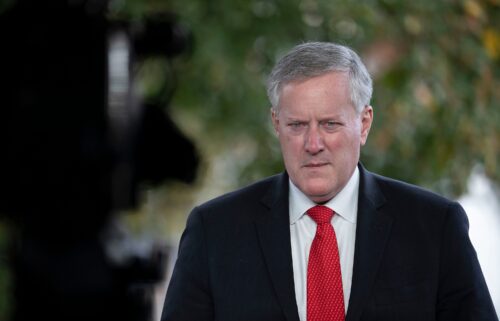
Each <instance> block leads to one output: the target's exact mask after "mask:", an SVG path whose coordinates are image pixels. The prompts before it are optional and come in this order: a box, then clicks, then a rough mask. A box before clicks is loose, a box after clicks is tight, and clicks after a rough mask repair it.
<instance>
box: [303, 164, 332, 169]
mask: <svg viewBox="0 0 500 321" xmlns="http://www.w3.org/2000/svg"><path fill="white" fill-rule="evenodd" d="M326 165H328V163H307V164H305V165H304V167H305V168H318V167H323V166H326Z"/></svg>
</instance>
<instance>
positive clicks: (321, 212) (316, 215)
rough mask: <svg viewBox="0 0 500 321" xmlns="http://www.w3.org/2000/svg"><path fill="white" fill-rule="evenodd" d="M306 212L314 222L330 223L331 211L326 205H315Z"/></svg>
mask: <svg viewBox="0 0 500 321" xmlns="http://www.w3.org/2000/svg"><path fill="white" fill-rule="evenodd" d="M307 214H308V215H309V216H310V217H311V218H312V219H313V220H314V221H315V222H316V224H324V223H330V221H331V220H332V216H333V211H332V210H331V209H329V208H328V207H326V206H322V205H316V206H314V207H311V208H310V209H309V210H308V211H307Z"/></svg>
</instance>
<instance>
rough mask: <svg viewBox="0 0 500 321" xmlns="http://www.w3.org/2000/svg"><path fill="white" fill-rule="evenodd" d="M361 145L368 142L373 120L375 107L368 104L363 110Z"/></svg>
mask: <svg viewBox="0 0 500 321" xmlns="http://www.w3.org/2000/svg"><path fill="white" fill-rule="evenodd" d="M360 117H361V146H363V145H364V144H365V143H366V140H367V139H368V134H369V133H370V128H371V127H372V122H373V108H372V106H366V107H365V108H364V109H363V111H362V112H361V115H360Z"/></svg>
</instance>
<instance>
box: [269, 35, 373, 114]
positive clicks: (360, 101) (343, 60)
mask: <svg viewBox="0 0 500 321" xmlns="http://www.w3.org/2000/svg"><path fill="white" fill-rule="evenodd" d="M332 71H339V72H348V73H349V83H350V91H351V101H352V103H353V105H354V108H355V109H356V111H357V112H361V111H362V110H363V108H364V107H365V106H368V105H370V99H371V96H372V91H373V87H372V79H371V77H370V74H369V73H368V71H367V70H366V67H365V65H364V64H363V62H362V61H361V59H360V58H359V56H358V55H357V54H356V53H355V52H354V51H353V50H352V49H350V48H349V47H346V46H342V45H338V44H335V43H331V42H306V43H303V44H300V45H297V46H295V47H294V48H293V49H292V50H291V51H290V52H289V53H288V54H286V55H285V56H284V57H283V58H281V59H280V60H279V61H278V63H277V64H276V65H275V66H274V68H273V70H272V71H271V74H270V75H269V78H268V80H267V95H268V97H269V100H270V101H271V105H272V108H273V110H274V111H275V112H278V104H279V98H280V94H281V90H282V89H283V86H285V85H286V84H288V83H290V82H293V81H297V80H299V81H300V80H305V79H308V78H313V77H316V76H321V75H324V74H326V73H329V72H332Z"/></svg>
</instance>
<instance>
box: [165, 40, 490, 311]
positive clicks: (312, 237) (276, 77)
mask: <svg viewBox="0 0 500 321" xmlns="http://www.w3.org/2000/svg"><path fill="white" fill-rule="evenodd" d="M371 93H372V82H371V79H370V76H369V74H368V72H367V70H366V68H365V66H364V65H363V63H362V62H361V60H360V59H359V57H358V55H357V54H356V53H354V52H353V51H352V50H351V49H349V48H347V47H344V46H340V45H336V44H333V43H314V42H313V43H304V44H301V45H298V46H297V47H295V48H294V49H293V50H292V51H291V52H290V53H288V54H287V55H286V56H285V57H283V58H282V59H281V60H280V61H279V62H278V64H277V65H276V66H275V67H274V69H273V71H272V73H271V75H270V77H269V81H268V95H269V98H270V100H271V103H272V109H271V112H272V121H273V124H274V128H275V131H276V134H277V136H278V139H279V142H280V145H281V149H282V154H283V159H284V164H285V168H286V172H285V173H282V174H279V175H276V176H273V177H270V178H267V179H264V180H262V181H260V182H257V183H255V184H252V185H250V186H248V187H245V188H243V189H240V190H238V191H235V192H232V193H229V194H226V195H224V196H221V197H219V198H216V199H214V200H211V201H209V202H207V203H205V204H203V205H201V206H199V207H197V208H195V209H194V210H193V212H192V213H191V215H190V217H189V219H188V222H187V227H186V230H185V231H184V234H183V236H182V239H181V243H180V248H179V256H178V259H177V262H176V265H175V268H174V272H173V275H172V278H171V281H170V285H169V289H168V292H167V296H166V300H165V305H164V309H163V315H162V320H163V321H180V320H190V321H205V320H207V321H208V320H218V321H222V320H224V321H226V320H227V321H243V320H255V321H264V320H269V321H271V320H273V321H275V320H288V321H299V320H300V321H320V320H325V321H326V320H335V321H337V320H349V321H355V320H356V321H357V320H359V321H361V320H363V321H371V320H383V321H388V320H397V321H410V320H415V321H426V320H440V321H442V320H450V321H460V320H471V321H472V320H474V321H479V320H490V321H493V320H497V317H496V314H495V311H494V308H493V305H492V302H491V298H490V295H489V293H488V289H487V286H486V284H485V281H484V278H483V275H482V272H481V269H480V266H479V263H478V261H477V258H476V254H475V251H474V249H473V247H472V245H471V243H470V240H469V237H468V223H467V217H466V214H465V212H464V211H463V209H462V207H461V206H460V205H459V204H458V203H456V202H452V201H449V200H447V199H445V198H442V197H440V196H438V195H435V194H433V193H431V192H428V191H425V190H423V189H421V188H418V187H416V186H412V185H409V184H405V183H402V182H398V181H395V180H392V179H389V178H385V177H381V176H378V175H376V174H373V173H370V172H368V171H367V170H366V169H364V167H363V166H362V165H361V164H360V163H359V157H360V149H361V146H363V145H364V144H365V143H366V140H367V137H368V133H369V131H370V127H371V124H372V120H373V109H372V107H371V106H370V98H371ZM332 226H333V228H332Z"/></svg>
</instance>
